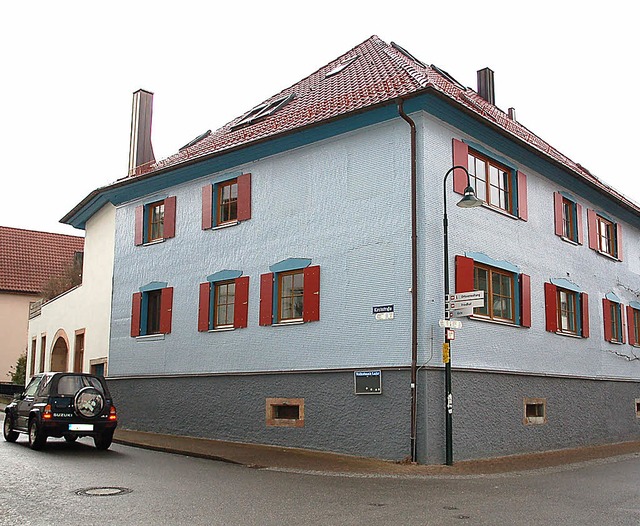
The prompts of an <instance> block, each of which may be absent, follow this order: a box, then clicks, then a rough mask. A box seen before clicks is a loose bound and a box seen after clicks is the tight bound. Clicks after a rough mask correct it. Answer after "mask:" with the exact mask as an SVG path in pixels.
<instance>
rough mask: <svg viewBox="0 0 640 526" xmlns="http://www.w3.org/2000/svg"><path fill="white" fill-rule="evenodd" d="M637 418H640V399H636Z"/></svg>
mask: <svg viewBox="0 0 640 526" xmlns="http://www.w3.org/2000/svg"><path fill="white" fill-rule="evenodd" d="M636 418H640V398H636Z"/></svg>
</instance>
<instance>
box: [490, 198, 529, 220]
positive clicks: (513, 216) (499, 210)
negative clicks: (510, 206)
mask: <svg viewBox="0 0 640 526" xmlns="http://www.w3.org/2000/svg"><path fill="white" fill-rule="evenodd" d="M482 208H488V209H489V210H492V211H493V212H496V213H498V214H500V215H503V216H505V217H510V218H511V219H516V220H519V219H520V218H519V217H518V216H515V215H513V214H512V213H511V212H507V211H506V210H503V209H502V208H498V207H497V206H493V205H491V204H489V203H487V202H486V201H484V202H483V203H482Z"/></svg>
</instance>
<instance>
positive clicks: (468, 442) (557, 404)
mask: <svg viewBox="0 0 640 526" xmlns="http://www.w3.org/2000/svg"><path fill="white" fill-rule="evenodd" d="M427 379H428V381H429V393H428V399H427V404H426V405H427V407H426V410H427V416H426V419H427V424H428V425H427V428H428V429H431V430H432V432H431V434H430V435H429V433H428V432H427V444H426V452H425V449H423V450H422V452H423V454H426V457H427V458H428V461H429V463H441V462H444V458H445V456H444V450H445V442H444V430H443V425H444V424H443V423H442V422H443V420H444V417H443V416H442V415H443V410H441V408H442V406H443V403H444V402H443V399H442V398H441V396H444V395H441V393H442V392H443V391H444V384H443V373H442V371H437V370H431V371H429V372H428V374H427ZM452 393H453V411H454V412H453V454H454V461H456V460H467V459H477V458H488V457H496V456H503V455H513V454H518V453H531V452H536V451H545V450H554V449H565V448H571V447H579V446H584V445H595V444H606V443H615V442H624V441H631V440H640V418H637V416H636V407H635V401H636V399H640V382H627V381H610V380H587V379H579V378H557V377H556V378H554V377H543V376H529V375H518V374H498V373H487V372H469V371H460V370H458V371H456V370H454V371H453V374H452ZM525 398H543V399H545V400H546V416H547V422H546V423H545V424H540V425H532V424H529V425H525V424H524V423H523V418H524V399H525ZM423 448H424V444H423Z"/></svg>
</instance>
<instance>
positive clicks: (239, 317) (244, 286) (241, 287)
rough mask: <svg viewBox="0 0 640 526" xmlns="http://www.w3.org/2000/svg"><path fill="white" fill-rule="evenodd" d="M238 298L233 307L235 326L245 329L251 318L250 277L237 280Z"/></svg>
mask: <svg viewBox="0 0 640 526" xmlns="http://www.w3.org/2000/svg"><path fill="white" fill-rule="evenodd" d="M235 283H236V297H235V300H234V306H233V326H234V327H235V328H236V329H243V328H245V327H246V326H247V318H248V316H249V276H241V277H239V278H236V280H235Z"/></svg>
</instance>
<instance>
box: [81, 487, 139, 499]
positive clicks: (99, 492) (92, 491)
mask: <svg viewBox="0 0 640 526" xmlns="http://www.w3.org/2000/svg"><path fill="white" fill-rule="evenodd" d="M131 491H133V490H130V489H129V488H117V487H113V486H108V487H104V488H84V489H77V490H76V491H75V494H76V495H84V496H85V497H113V496H115V495H126V494H127V493H131Z"/></svg>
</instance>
